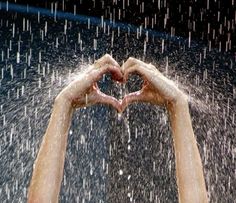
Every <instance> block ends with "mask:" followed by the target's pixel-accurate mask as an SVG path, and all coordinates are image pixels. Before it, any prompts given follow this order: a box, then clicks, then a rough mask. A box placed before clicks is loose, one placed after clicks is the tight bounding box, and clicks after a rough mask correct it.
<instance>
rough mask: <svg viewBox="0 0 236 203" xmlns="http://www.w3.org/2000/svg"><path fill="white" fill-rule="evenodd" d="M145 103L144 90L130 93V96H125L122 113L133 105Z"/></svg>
mask: <svg viewBox="0 0 236 203" xmlns="http://www.w3.org/2000/svg"><path fill="white" fill-rule="evenodd" d="M143 101H146V99H145V93H144V91H143V90H139V91H136V92H132V93H129V94H128V95H125V97H124V98H123V100H122V102H121V108H122V111H124V110H125V108H126V107H127V106H128V105H129V104H131V103H134V102H143Z"/></svg>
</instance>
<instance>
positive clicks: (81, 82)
mask: <svg viewBox="0 0 236 203" xmlns="http://www.w3.org/2000/svg"><path fill="white" fill-rule="evenodd" d="M108 72H110V73H111V75H112V78H113V79H114V80H116V81H121V80H122V79H123V75H122V72H121V70H120V66H119V64H118V63H117V62H116V61H115V60H114V59H113V58H112V57H111V56H110V55H108V54H106V55H104V56H103V57H101V58H100V59H98V60H97V61H95V63H94V64H93V65H91V66H90V67H88V68H87V69H85V70H84V71H83V72H81V73H80V74H79V75H78V76H77V77H76V79H75V80H74V81H72V82H71V83H70V84H69V85H68V86H67V87H65V88H64V89H63V90H62V91H61V92H60V94H59V95H58V96H57V98H56V101H63V103H65V102H66V103H69V105H70V107H73V108H77V107H86V106H91V105H93V104H96V103H102V104H108V105H111V106H113V107H114V108H115V109H117V111H121V105H120V102H119V101H118V100H117V99H115V98H114V97H112V96H109V95H106V94H104V93H103V92H101V91H100V90H99V88H98V85H97V81H99V79H100V78H101V77H102V76H103V75H104V74H106V73H108Z"/></svg>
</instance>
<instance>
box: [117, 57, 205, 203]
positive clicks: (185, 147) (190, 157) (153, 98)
mask: <svg viewBox="0 0 236 203" xmlns="http://www.w3.org/2000/svg"><path fill="white" fill-rule="evenodd" d="M122 71H123V72H124V79H125V80H127V78H128V75H129V74H130V73H132V72H138V73H139V74H140V75H141V76H142V77H143V79H144V86H143V88H142V89H141V90H140V91H138V92H134V93H130V94H129V95H126V96H125V98H124V100H123V102H122V106H123V107H122V108H123V109H124V108H125V107H126V106H127V105H128V104H129V103H132V102H135V101H142V102H149V103H152V104H155V105H160V106H165V107H166V108H167V110H168V112H169V117H170V123H171V129H172V134H173V141H174V149H175V160H176V177H177V185H178V192H179V202H184V203H189V202H191V203H195V202H196V203H205V202H207V192H206V187H205V181H204V176H203V169H202V163H201V158H200V154H199V151H198V148H197V143H196V139H195V137H194V133H193V129H192V123H191V119H190V114H189V108H188V102H187V96H185V95H184V93H182V92H181V91H180V90H179V89H178V87H177V86H176V85H175V84H174V83H173V82H172V81H170V80H169V79H167V78H166V77H164V76H163V75H162V74H161V73H160V72H159V71H158V70H157V69H156V67H154V66H153V65H151V64H146V63H144V62H142V61H140V60H137V59H134V58H129V59H128V60H127V62H125V63H124V64H123V66H122Z"/></svg>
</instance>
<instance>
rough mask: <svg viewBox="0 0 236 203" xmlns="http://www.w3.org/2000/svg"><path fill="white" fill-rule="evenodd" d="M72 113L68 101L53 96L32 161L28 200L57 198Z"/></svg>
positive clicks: (36, 200)
mask: <svg viewBox="0 0 236 203" xmlns="http://www.w3.org/2000/svg"><path fill="white" fill-rule="evenodd" d="M72 112H73V109H72V108H71V105H70V104H69V103H68V102H66V101H63V99H61V98H60V99H56V101H55V104H54V107H53V111H52V114H51V118H50V121H49V125H48V128H47V130H46V133H45V135H44V137H43V141H42V144H41V147H40V149H39V153H38V156H37V159H36V161H35V165H34V171H33V176H32V180H31V183H30V187H29V194H28V202H40V203H41V202H52V203H53V202H57V201H58V195H59V192H60V186H61V181H62V176H63V169H64V161H65V153H66V145H67V137H68V130H69V127H70V123H71V117H72Z"/></svg>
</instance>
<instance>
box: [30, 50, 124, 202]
mask: <svg viewBox="0 0 236 203" xmlns="http://www.w3.org/2000/svg"><path fill="white" fill-rule="evenodd" d="M118 67H119V65H118V64H117V63H116V62H115V61H114V59H112V58H111V57H110V56H109V55H105V56H103V57H102V58H101V59H99V60H98V61H97V62H95V64H94V65H92V66H90V68H88V69H87V70H86V71H85V72H83V73H81V74H80V75H79V76H78V77H77V78H76V79H75V81H73V82H71V83H70V84H69V85H68V86H67V87H66V88H65V89H63V90H62V92H61V93H60V94H59V95H58V96H57V98H56V100H55V103H54V106H53V111H52V114H51V118H50V121H49V124H48V128H47V130H46V133H45V135H44V137H43V141H42V144H41V147H40V149H39V153H38V156H37V158H36V161H35V166H34V171H33V175H32V179H31V183H30V187H29V191H28V202H29V203H31V202H37V203H44V202H45V203H46V202H52V203H54V202H57V201H58V196H59V192H60V186H61V181H62V176H63V169H64V161H65V153H66V145H67V137H68V130H69V128H70V123H71V118H72V114H73V112H74V110H75V108H76V107H84V106H89V105H92V104H95V103H104V104H109V105H112V106H113V107H114V108H116V109H117V110H118V111H120V103H119V102H118V101H117V100H116V99H115V98H113V97H111V96H107V95H105V94H103V93H102V92H100V91H99V89H98V87H97V85H96V81H98V80H99V79H100V78H101V77H102V75H103V74H105V73H106V72H111V73H112V76H113V78H114V79H116V80H119V79H121V78H122V73H121V71H120V68H118Z"/></svg>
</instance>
